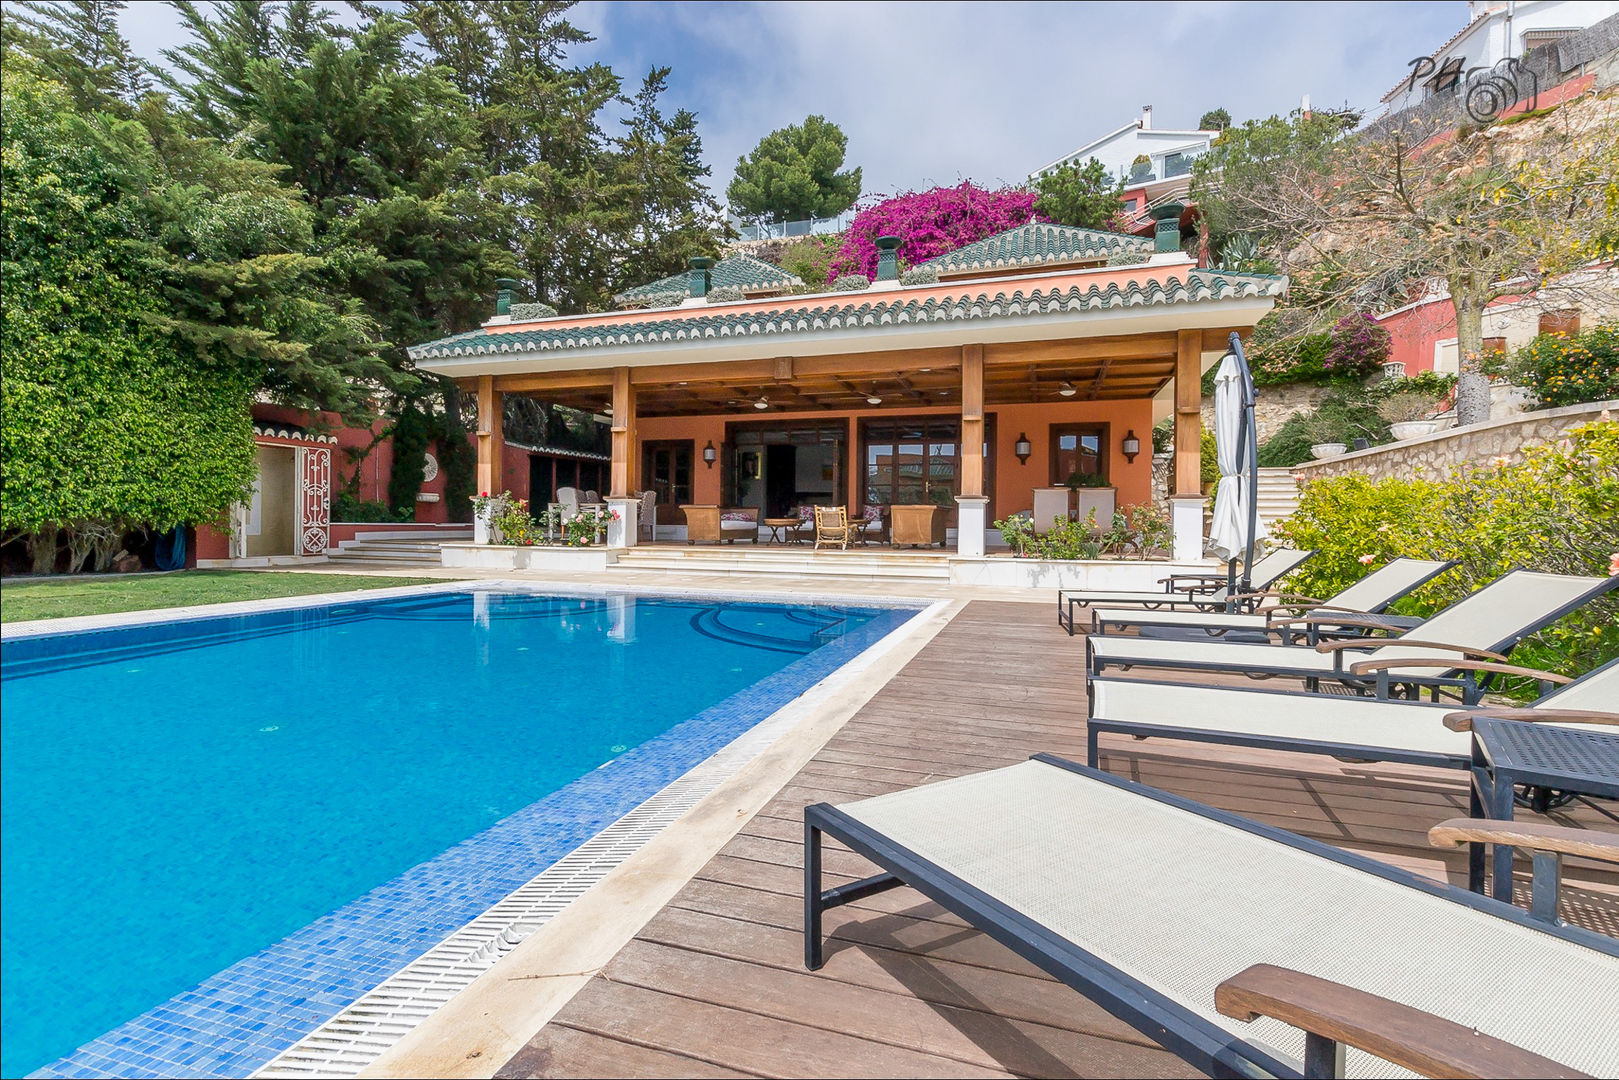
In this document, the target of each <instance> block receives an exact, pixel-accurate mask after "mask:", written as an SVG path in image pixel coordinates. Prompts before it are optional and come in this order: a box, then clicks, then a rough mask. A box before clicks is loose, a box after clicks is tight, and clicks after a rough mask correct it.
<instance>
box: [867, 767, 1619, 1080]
mask: <svg viewBox="0 0 1619 1080" xmlns="http://www.w3.org/2000/svg"><path fill="white" fill-rule="evenodd" d="M839 809H841V810H842V811H843V812H844V813H846V814H848V815H849V816H850V817H852V818H855V819H856V820H858V821H861V822H864V823H865V824H866V825H868V826H870V827H872V828H874V829H877V830H878V831H880V832H881V833H883V834H884V835H885V836H888V837H890V838H892V839H893V840H894V841H896V842H897V843H899V844H901V845H903V846H905V847H906V848H909V849H910V850H912V851H914V852H916V853H917V854H919V855H921V856H922V857H923V858H926V859H928V860H930V861H931V862H933V863H935V864H937V865H939V866H940V867H942V868H943V869H945V870H946V871H948V872H950V873H952V874H954V875H956V876H957V877H959V878H961V879H962V880H964V881H966V882H967V883H968V884H970V885H974V886H976V887H978V888H980V889H982V890H984V891H985V892H987V893H989V894H990V895H992V896H994V897H996V898H997V899H999V900H1001V901H1002V902H1004V903H1006V904H1008V905H1010V906H1011V907H1013V908H1015V909H1016V910H1018V911H1020V912H1023V913H1024V914H1025V915H1028V916H1030V917H1032V918H1034V919H1036V920H1037V921H1038V922H1040V923H1041V924H1042V925H1044V926H1046V927H1048V928H1049V929H1051V930H1052V931H1054V932H1056V933H1058V934H1060V935H1062V936H1063V937H1065V938H1067V939H1068V940H1070V941H1072V942H1074V943H1076V944H1077V945H1078V946H1080V947H1081V948H1083V949H1085V950H1086V951H1087V952H1090V953H1092V954H1094V955H1096V956H1098V957H1100V958H1101V959H1103V960H1105V961H1106V962H1108V963H1109V964H1112V965H1113V966H1115V967H1117V968H1118V969H1120V970H1121V971H1123V972H1125V973H1127V974H1129V975H1132V976H1134V977H1135V978H1137V979H1140V980H1141V981H1142V982H1144V983H1146V984H1147V985H1148V986H1151V987H1153V988H1154V989H1156V990H1158V991H1159V992H1161V993H1163V994H1166V995H1167V996H1169V997H1170V998H1172V999H1174V1000H1176V1001H1178V1002H1180V1003H1182V1004H1183V1005H1184V1006H1186V1007H1188V1008H1190V1009H1193V1010H1195V1011H1196V1012H1197V1013H1199V1014H1200V1015H1202V1016H1203V1017H1205V1018H1206V1019H1208V1020H1209V1021H1211V1022H1213V1023H1215V1024H1218V1025H1220V1026H1221V1027H1224V1028H1226V1029H1227V1030H1230V1031H1231V1032H1232V1033H1233V1034H1235V1035H1237V1036H1238V1037H1240V1038H1242V1039H1244V1040H1249V1041H1257V1042H1261V1043H1264V1044H1266V1045H1269V1046H1271V1047H1274V1048H1276V1049H1277V1050H1278V1051H1279V1052H1280V1053H1282V1054H1284V1055H1287V1056H1290V1057H1292V1058H1294V1059H1295V1060H1297V1059H1299V1058H1301V1057H1302V1054H1303V1044H1304V1040H1303V1036H1302V1035H1301V1034H1300V1033H1299V1032H1298V1030H1297V1029H1294V1028H1291V1027H1288V1026H1287V1025H1285V1024H1282V1023H1281V1022H1279V1021H1275V1020H1264V1019H1262V1020H1258V1021H1255V1022H1254V1023H1252V1024H1242V1023H1239V1022H1237V1021H1235V1020H1231V1019H1228V1018H1226V1017H1222V1016H1220V1015H1219V1014H1218V1013H1217V1012H1216V1011H1215V1009H1214V988H1215V987H1216V986H1217V985H1218V984H1219V983H1220V982H1221V981H1223V980H1225V979H1228V978H1230V977H1231V976H1232V975H1235V974H1236V973H1237V972H1239V971H1242V970H1243V969H1245V968H1247V967H1249V966H1250V965H1252V964H1261V963H1270V964H1277V965H1279V966H1282V967H1287V968H1293V969H1296V970H1298V971H1303V972H1305V973H1307V974H1311V975H1316V976H1319V977H1321V978H1325V979H1331V980H1333V981H1335V982H1340V983H1345V984H1347V985H1349V986H1353V987H1356V988H1357V989H1360V990H1364V991H1367V992H1368V993H1373V994H1378V995H1381V996H1383V997H1386V998H1390V999H1392V1000H1394V1001H1398V1002H1401V1003H1403V1004H1406V1005H1410V1006H1412V1007H1414V1008H1418V1009H1423V1010H1426V1011H1428V1012H1432V1013H1435V1014H1437V1015H1439V1016H1442V1017H1445V1018H1446V1019H1448V1020H1452V1021H1454V1022H1456V1023H1460V1024H1465V1025H1468V1026H1471V1027H1476V1028H1477V1029H1479V1030H1480V1031H1483V1032H1485V1033H1486V1034H1489V1035H1493V1036H1495V1037H1496V1038H1499V1039H1505V1040H1506V1041H1508V1042H1510V1043H1513V1044H1515V1045H1517V1046H1521V1047H1524V1048H1525V1049H1527V1050H1531V1051H1533V1052H1534V1053H1537V1054H1542V1055H1545V1056H1546V1057H1549V1058H1552V1059H1554V1060H1556V1061H1560V1062H1562V1063H1564V1064H1566V1065H1570V1066H1572V1067H1574V1068H1576V1069H1581V1070H1583V1071H1585V1072H1588V1073H1590V1074H1591V1075H1593V1076H1615V1075H1619V993H1615V992H1614V988H1615V987H1619V958H1615V957H1611V956H1606V955H1604V954H1602V953H1599V952H1597V951H1596V950H1594V949H1590V948H1586V947H1584V946H1582V945H1579V944H1575V943H1572V942H1567V941H1563V940H1560V939H1558V938H1555V937H1552V936H1550V935H1548V934H1545V933H1543V932H1541V931H1538V930H1535V929H1532V928H1528V927H1525V926H1522V925H1519V924H1516V923H1513V922H1509V921H1508V920H1506V919H1503V918H1500V917H1498V916H1496V915H1492V914H1489V913H1487V912H1481V911H1476V910H1473V909H1471V908H1468V907H1466V906H1463V905H1461V904H1458V903H1455V902H1453V901H1449V900H1445V899H1443V898H1440V897H1436V896H1431V895H1429V894H1427V893H1423V892H1421V891H1419V890H1417V889H1413V888H1410V887H1408V886H1404V885H1400V884H1398V883H1396V882H1392V881H1387V880H1385V879H1382V878H1379V877H1376V876H1375V875H1373V874H1370V873H1367V872H1365V871H1362V870H1358V869H1353V868H1350V867H1347V866H1343V865H1341V864H1337V863H1334V862H1331V861H1329V860H1328V859H1325V858H1323V857H1320V856H1316V855H1312V854H1308V853H1306V852H1302V851H1298V850H1297V849H1294V848H1290V847H1288V846H1286V845H1283V844H1280V843H1277V842H1275V841H1270V840H1266V839H1264V838H1261V837H1257V836H1254V835H1252V834H1251V833H1247V832H1244V831H1243V830H1241V829H1238V828H1236V827H1235V826H1231V825H1225V824H1222V823H1219V822H1215V821H1211V820H1209V819H1207V818H1204V817H1202V816H1201V815H1198V814H1194V813H1191V812H1189V811H1184V810H1180V809H1177V808H1174V807H1170V806H1167V805H1165V804H1163V803H1160V802H1157V801H1156V800H1153V799H1150V798H1145V797H1143V796H1140V795H1137V794H1133V793H1132V792H1130V791H1129V790H1121V789H1119V788H1116V787H1113V786H1111V785H1109V784H1105V783H1103V782H1100V781H1097V780H1093V779H1090V778H1088V777H1084V776H1079V775H1076V774H1074V773H1071V772H1068V771H1066V770H1064V769H1059V768H1057V767H1055V766H1051V765H1045V764H1042V763H1039V762H1025V763H1022V764H1019V765H1013V766H1011V767H1009V768H1005V769H997V770H995V771H993V772H987V773H979V774H977V775H974V776H967V777H962V778H959V779H955V780H946V781H943V782H942V783H937V784H930V785H928V786H926V787H921V788H914V789H912V790H909V791H903V792H896V793H894V794H892V795H882V796H878V797H877V798H874V799H867V800H864V801H861V802H856V803H851V804H848V805H845V806H842V807H840V808H839ZM1348 1075H1349V1076H1390V1075H1397V1070H1394V1069H1391V1068H1390V1067H1389V1065H1388V1064H1387V1063H1385V1062H1382V1061H1379V1060H1377V1059H1375V1058H1372V1057H1370V1056H1368V1055H1366V1054H1362V1053H1360V1052H1358V1051H1350V1052H1349V1055H1348Z"/></svg>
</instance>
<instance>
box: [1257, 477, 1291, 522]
mask: <svg viewBox="0 0 1619 1080" xmlns="http://www.w3.org/2000/svg"><path fill="white" fill-rule="evenodd" d="M1298 508H1299V486H1298V484H1297V483H1295V482H1294V480H1293V470H1292V469H1260V470H1259V520H1260V521H1262V522H1264V523H1265V527H1266V528H1267V529H1268V528H1269V527H1270V526H1271V525H1272V524H1273V523H1274V522H1276V521H1277V520H1278V519H1279V518H1285V517H1287V516H1288V515H1289V514H1291V513H1292V512H1293V511H1295V510H1297V509H1298Z"/></svg>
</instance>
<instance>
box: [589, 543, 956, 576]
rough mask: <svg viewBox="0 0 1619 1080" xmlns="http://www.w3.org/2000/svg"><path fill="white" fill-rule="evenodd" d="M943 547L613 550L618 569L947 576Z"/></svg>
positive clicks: (711, 572) (701, 572)
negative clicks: (823, 549)
mask: <svg viewBox="0 0 1619 1080" xmlns="http://www.w3.org/2000/svg"><path fill="white" fill-rule="evenodd" d="M951 557H952V553H951V552H948V551H938V550H935V551H922V550H918V551H887V550H882V551H870V550H867V551H862V550H860V549H855V550H853V551H815V550H813V549H811V548H807V547H796V548H773V547H761V548H758V549H757V550H754V549H753V548H752V547H751V545H750V546H747V547H744V546H742V545H726V546H725V547H718V548H716V547H680V546H668V547H664V546H658V547H635V548H629V549H627V550H625V551H621V552H619V553H618V561H617V562H616V563H614V564H613V566H614V568H615V569H618V570H656V571H663V572H666V573H676V574H767V575H783V576H790V577H828V578H858V579H861V580H867V581H878V580H882V579H885V578H907V579H912V580H915V579H922V580H933V581H948V580H949V579H950V559H951Z"/></svg>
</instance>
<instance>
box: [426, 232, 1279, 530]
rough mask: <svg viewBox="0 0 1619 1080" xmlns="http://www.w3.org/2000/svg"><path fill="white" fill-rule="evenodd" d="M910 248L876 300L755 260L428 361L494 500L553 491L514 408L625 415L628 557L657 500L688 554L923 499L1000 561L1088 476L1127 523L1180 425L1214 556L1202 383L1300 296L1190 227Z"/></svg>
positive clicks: (521, 324)
mask: <svg viewBox="0 0 1619 1080" xmlns="http://www.w3.org/2000/svg"><path fill="white" fill-rule="evenodd" d="M879 243H880V244H882V243H883V241H879ZM896 244H897V241H895V240H888V241H887V246H886V247H885V248H884V250H883V251H882V255H881V262H880V266H879V269H878V272H877V276H876V279H875V280H874V281H873V282H872V283H871V285H870V287H869V288H868V289H866V290H864V291H857V292H838V291H829V292H825V293H818V294H813V295H795V294H790V293H789V292H788V289H789V288H791V287H792V286H793V285H794V284H796V282H795V281H794V280H792V279H791V278H790V276H789V275H786V274H785V273H784V272H782V271H780V270H779V269H778V268H775V267H772V266H770V265H769V264H766V263H762V262H759V261H758V260H755V259H750V258H747V257H733V258H729V259H724V260H721V261H720V262H719V263H718V264H713V265H711V260H693V268H692V269H691V271H690V272H689V274H686V275H677V276H675V277H671V278H665V279H663V280H662V281H658V282H654V283H650V284H649V285H647V286H643V287H641V288H638V289H632V290H628V291H627V292H625V293H622V294H620V297H619V300H620V302H621V303H624V304H625V305H626V306H625V307H624V308H622V309H620V310H615V311H610V312H604V313H600V314H591V315H564V316H558V315H555V314H553V313H551V312H550V310H549V309H548V308H545V307H544V306H543V305H526V304H521V303H517V302H514V298H513V297H512V296H511V294H510V293H509V292H507V293H503V294H502V296H501V298H500V300H499V303H498V306H497V311H496V314H495V315H494V317H493V318H491V319H490V320H489V321H488V322H486V323H485V324H484V325H483V326H482V327H481V328H480V329H478V330H474V331H472V332H470V333H466V334H460V335H457V336H454V337H450V338H445V339H443V340H439V341H433V342H428V343H425V344H422V345H419V346H416V347H415V348H414V349H412V350H411V355H412V358H413V359H414V360H415V361H416V363H417V364H418V366H420V367H421V368H423V369H424V370H427V371H432V372H435V373H438V374H441V375H447V376H451V377H453V378H455V379H456V380H457V381H458V382H459V383H460V385H461V386H462V387H463V388H464V389H466V390H468V391H470V392H475V393H476V396H477V401H478V416H479V421H478V422H479V430H478V474H477V475H478V488H479V489H480V490H482V491H486V492H490V493H492V494H494V493H498V492H500V491H502V490H509V491H511V492H513V494H516V495H523V494H526V495H527V496H528V497H529V499H530V502H531V504H532V505H533V506H534V507H535V508H536V509H538V508H541V507H543V506H544V505H545V503H546V502H547V501H549V499H550V498H551V497H552V496H553V494H554V492H552V491H550V490H547V489H546V488H545V487H544V486H540V487H536V488H535V489H533V490H528V489H527V486H526V481H527V480H528V479H529V477H528V469H527V468H526V465H525V464H523V463H520V462H519V463H514V462H512V461H510V460H506V459H505V455H504V454H503V452H502V451H503V447H504V440H503V438H502V433H501V431H500V417H501V415H502V398H503V397H504V396H505V395H508V394H525V395H533V396H536V397H541V398H544V399H546V400H550V401H553V402H557V403H560V404H564V405H569V406H573V407H575V408H579V409H583V410H586V411H591V412H609V413H611V416H612V454H611V462H610V467H609V473H610V486H611V490H610V491H608V492H604V493H603V494H604V495H605V497H606V501H607V502H608V503H610V504H611V505H612V507H613V508H614V509H615V510H616V511H617V512H618V514H619V515H620V519H621V520H620V521H619V522H618V523H617V524H616V526H615V527H614V528H612V529H611V530H610V531H609V536H608V547H609V548H612V549H623V548H627V547H631V546H633V545H634V544H635V543H636V542H637V536H638V534H639V533H640V532H641V530H640V529H638V528H637V527H636V520H635V517H636V514H637V511H638V508H639V503H638V501H637V500H636V498H635V497H634V496H635V494H636V493H637V492H640V491H642V490H643V489H648V490H652V491H654V492H655V493H656V497H657V506H658V508H659V510H658V518H657V530H656V532H655V533H653V534H651V535H653V536H654V537H655V538H657V539H686V537H685V536H684V533H683V531H682V530H681V526H682V525H683V522H682V521H679V520H677V519H678V515H671V514H670V511H671V510H673V509H674V508H677V507H681V506H689V505H695V506H710V507H712V506H718V507H723V508H734V509H746V510H748V511H751V512H752V513H753V514H754V515H755V516H756V517H757V518H758V519H759V520H761V521H762V520H764V519H768V518H783V517H785V516H789V515H792V514H794V513H796V512H798V511H799V508H800V507H804V506H812V505H844V506H848V507H850V508H851V511H852V512H853V513H855V514H856V515H857V516H858V514H859V513H860V508H864V507H872V508H876V512H878V513H883V514H886V513H887V512H888V511H889V509H890V508H892V507H896V506H918V507H923V508H931V512H932V513H933V514H936V515H937V520H935V522H934V528H935V529H937V530H938V535H942V536H945V537H947V538H950V539H952V540H953V544H954V549H955V552H956V553H957V555H958V556H960V557H962V558H965V559H975V558H981V557H982V556H983V555H984V554H985V550H986V540H987V539H988V538H989V528H990V525H991V524H992V523H993V522H994V521H995V520H997V518H998V517H1000V516H1004V515H1009V514H1012V513H1014V512H1018V511H1027V510H1029V509H1030V508H1031V507H1033V506H1034V505H1035V502H1036V497H1037V492H1039V491H1041V490H1047V491H1050V490H1053V489H1059V488H1061V487H1063V485H1065V484H1067V483H1069V482H1070V478H1072V477H1074V476H1075V474H1079V475H1081V476H1084V477H1086V478H1087V482H1090V483H1097V482H1098V481H1100V483H1102V484H1104V485H1105V486H1108V487H1111V488H1113V489H1114V490H1115V492H1116V499H1117V504H1118V505H1119V506H1124V505H1129V504H1136V503H1144V502H1147V501H1148V500H1149V499H1150V498H1151V495H1152V471H1151V458H1152V455H1151V447H1150V430H1151V428H1152V426H1153V423H1154V421H1155V419H1156V418H1158V417H1159V416H1161V415H1167V414H1169V413H1170V412H1171V411H1172V412H1173V415H1174V417H1175V431H1174V448H1175V456H1174V466H1173V478H1172V485H1173V491H1174V492H1175V493H1177V494H1180V495H1183V496H1188V497H1189V500H1188V502H1189V512H1186V513H1183V514H1182V515H1181V518H1182V521H1181V524H1180V526H1179V529H1178V535H1179V536H1180V539H1179V540H1178V541H1177V550H1183V551H1185V552H1187V553H1188V554H1187V555H1186V556H1185V557H1188V558H1192V559H1196V558H1199V557H1200V556H1201V548H1200V544H1201V539H1200V538H1201V530H1202V503H1201V501H1200V500H1197V501H1195V502H1194V501H1193V500H1191V498H1190V497H1195V496H1197V495H1198V489H1199V475H1198V468H1199V433H1200V429H1201V422H1200V419H1199V414H1198V407H1199V394H1200V390H1199V380H1200V379H1201V377H1202V375H1203V373H1204V372H1205V371H1206V370H1207V369H1208V368H1209V367H1211V366H1212V365H1213V364H1214V363H1215V361H1216V360H1218V358H1219V357H1220V356H1221V355H1222V354H1223V353H1224V352H1225V350H1226V348H1227V346H1228V342H1229V338H1230V335H1231V334H1232V333H1237V334H1240V335H1246V334H1247V333H1248V332H1249V331H1250V330H1251V329H1252V327H1253V326H1254V324H1255V323H1256V322H1258V320H1259V319H1260V318H1261V317H1262V316H1263V315H1264V314H1265V313H1266V312H1268V311H1269V310H1270V309H1271V307H1272V306H1273V305H1274V304H1275V303H1276V302H1277V300H1278V298H1279V297H1280V296H1281V295H1282V292H1283V290H1284V289H1285V287H1286V281H1285V279H1282V278H1277V277H1267V276H1262V275H1248V274H1236V273H1227V272H1216V271H1210V270H1203V269H1199V268H1198V267H1197V266H1196V265H1195V264H1194V263H1193V261H1192V260H1191V259H1190V258H1188V257H1187V256H1186V255H1184V254H1182V253H1181V251H1180V237H1179V227H1178V216H1177V215H1176V214H1175V213H1170V214H1168V215H1167V216H1166V220H1165V221H1163V222H1162V223H1161V227H1160V230H1159V235H1158V237H1157V239H1156V241H1153V240H1147V239H1144V238H1138V237H1132V236H1122V235H1118V234H1114V233H1102V232H1095V231H1089V230H1084V229H1076V228H1069V227H1064V226H1059V225H1049V224H1040V223H1031V224H1028V225H1024V226H1022V227H1020V228H1015V229H1011V230H1008V231H1007V232H1004V233H1001V234H998V235H996V236H991V237H989V238H987V239H985V240H981V241H979V242H977V243H974V244H971V245H968V246H967V247H964V248H961V249H960V250H957V251H954V252H951V253H949V254H947V255H943V256H940V257H939V258H937V259H934V260H932V261H931V262H929V263H926V264H923V265H922V266H920V267H917V268H914V269H913V270H911V271H908V272H907V274H906V275H905V279H904V280H903V281H902V280H901V279H900V274H899V267H898V264H897V259H896V257H895V253H894V246H895V245H896ZM630 305H634V306H630ZM1144 448H1145V449H1144ZM1104 524H1105V522H1104ZM930 535H931V534H930Z"/></svg>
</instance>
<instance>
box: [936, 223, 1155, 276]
mask: <svg viewBox="0 0 1619 1080" xmlns="http://www.w3.org/2000/svg"><path fill="white" fill-rule="evenodd" d="M1152 248H1153V242H1152V241H1151V240H1149V239H1147V238H1146V237H1142V236H1126V235H1124V234H1122V233H1110V232H1099V231H1097V230H1095V229H1076V228H1074V227H1073V226H1071V225H1048V224H1044V223H1042V222H1038V221H1031V222H1030V223H1029V224H1027V225H1020V226H1018V227H1017V228H1015V229H1008V230H1006V231H1005V232H1003V233H996V234H995V235H994V236H988V237H985V238H984V239H982V240H979V241H977V242H975V243H971V244H968V245H967V246H966V247H963V248H957V249H956V250H955V251H951V252H947V253H945V254H943V255H940V256H939V257H937V258H934V259H929V260H928V261H927V262H925V263H922V264H921V265H923V266H935V267H938V269H939V272H940V273H941V274H959V273H962V272H963V271H968V270H999V269H1005V268H1007V267H1033V266H1040V265H1042V264H1045V263H1074V262H1083V261H1086V260H1102V259H1107V258H1109V257H1110V256H1113V255H1119V254H1124V253H1133V252H1145V253H1149V254H1150V253H1151V252H1152Z"/></svg>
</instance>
